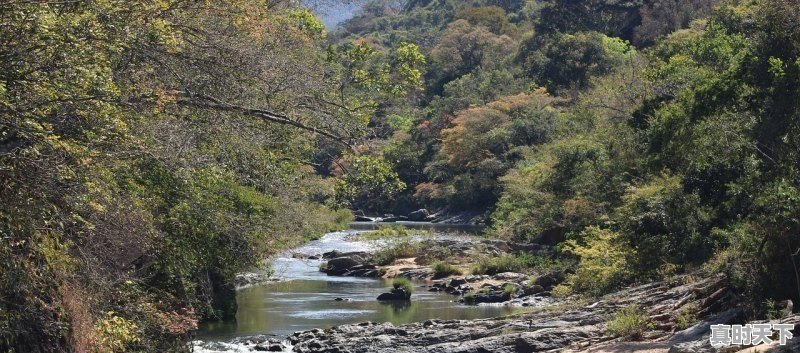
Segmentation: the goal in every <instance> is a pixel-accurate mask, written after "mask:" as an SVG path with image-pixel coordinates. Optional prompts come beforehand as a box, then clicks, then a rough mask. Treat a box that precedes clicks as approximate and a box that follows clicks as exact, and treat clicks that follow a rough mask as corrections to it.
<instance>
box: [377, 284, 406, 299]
mask: <svg viewBox="0 0 800 353" xmlns="http://www.w3.org/2000/svg"><path fill="white" fill-rule="evenodd" d="M378 300H380V301H392V300H411V293H409V292H406V290H405V289H404V288H402V287H401V288H393V289H392V290H391V291H390V292H389V293H383V294H381V295H379V296H378Z"/></svg>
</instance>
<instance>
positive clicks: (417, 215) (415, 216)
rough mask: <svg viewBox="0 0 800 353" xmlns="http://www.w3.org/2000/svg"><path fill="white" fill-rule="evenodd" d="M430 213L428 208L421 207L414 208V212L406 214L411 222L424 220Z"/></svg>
mask: <svg viewBox="0 0 800 353" xmlns="http://www.w3.org/2000/svg"><path fill="white" fill-rule="evenodd" d="M430 215H431V213H430V212H429V211H428V210H426V209H424V208H422V209H419V210H416V211H414V212H411V213H409V214H408V220H409V221H412V222H424V221H426V220H427V219H428V216H430Z"/></svg>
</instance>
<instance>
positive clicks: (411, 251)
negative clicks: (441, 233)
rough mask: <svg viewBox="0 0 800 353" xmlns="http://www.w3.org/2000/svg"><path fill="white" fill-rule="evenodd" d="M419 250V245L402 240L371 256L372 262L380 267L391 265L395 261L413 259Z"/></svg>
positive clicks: (408, 240)
mask: <svg viewBox="0 0 800 353" xmlns="http://www.w3.org/2000/svg"><path fill="white" fill-rule="evenodd" d="M419 249H420V243H419V242H415V241H411V240H410V239H403V240H399V241H395V242H393V243H392V244H389V245H388V246H387V247H385V248H383V249H381V250H379V251H378V252H376V253H375V254H373V255H372V261H374V262H375V263H376V264H378V265H381V266H386V265H391V264H392V263H393V262H394V261H395V260H397V259H402V258H407V257H415V256H417V253H418V252H419Z"/></svg>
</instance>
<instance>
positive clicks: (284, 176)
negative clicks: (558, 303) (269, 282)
mask: <svg viewBox="0 0 800 353" xmlns="http://www.w3.org/2000/svg"><path fill="white" fill-rule="evenodd" d="M361 3H362V2H360V1H333V0H325V1H310V2H307V1H301V2H298V1H290V0H287V1H283V0H236V1H226V2H216V1H210V2H209V1H202V0H158V1H145V0H137V1H121V0H85V1H10V2H9V1H6V2H4V3H3V4H0V352H9V353H10V352H13V353H22V352H25V353H28V352H31V353H36V352H165V351H186V350H187V349H189V348H188V346H187V342H188V341H189V340H190V339H191V337H192V335H193V334H194V332H195V331H196V330H197V328H198V323H199V322H210V321H226V320H232V319H234V318H235V316H236V313H237V303H236V282H235V280H236V275H237V274H238V273H242V272H247V271H252V270H253V269H254V268H258V269H264V268H266V267H267V265H266V264H267V262H268V261H267V260H268V259H270V258H271V257H274V256H275V255H276V254H278V253H280V252H281V251H283V250H285V249H287V248H290V247H292V246H296V245H298V244H302V243H304V242H306V241H308V240H310V239H314V238H318V237H320V236H321V234H323V233H324V232H326V231H330V230H335V229H343V228H344V227H346V226H345V224H347V222H348V221H350V220H352V219H353V215H352V213H355V214H360V215H363V214H367V215H386V214H393V215H406V214H409V213H411V212H413V211H417V210H421V209H425V211H424V212H423V213H422V214H425V215H427V214H428V213H432V214H436V215H438V216H440V217H441V218H446V217H445V216H463V215H470V217H471V218H474V219H477V222H478V223H481V224H482V225H485V228H484V231H483V233H482V234H481V236H482V237H484V238H485V239H486V240H488V241H503V242H507V243H515V244H522V245H520V246H522V247H524V246H527V245H530V244H531V243H537V244H540V243H547V244H546V245H547V246H548V252H547V253H546V254H545V255H543V254H542V253H533V252H525V251H523V252H521V253H519V252H518V253H515V254H511V255H508V254H506V255H503V256H500V255H497V256H487V257H485V258H481V259H471V260H475V262H476V263H479V264H483V265H485V266H486V267H489V266H492V267H493V268H496V269H497V271H495V272H504V271H501V270H503V269H509V268H512V269H514V270H515V272H532V271H534V270H536V271H539V270H542V269H547V270H548V271H552V272H554V273H559V274H563V275H564V278H563V283H560V284H558V285H557V286H554V288H553V290H552V292H553V293H552V294H553V295H554V296H556V297H560V298H601V297H603V296H606V295H609V293H615V292H617V291H619V290H621V289H622V288H626V287H631V286H643V285H646V284H647V283H671V282H672V280H674V279H675V278H688V280H687V282H691V280H692V279H694V278H695V277H698V278H702V280H701V281H707V280H709V278H719V279H720V280H719V282H718V283H717V282H715V285H718V286H719V287H724V288H727V291H726V292H725V293H726V294H725V295H726V298H725V301H724V302H725V303H726V304H725V305H726V306H735V307H739V308H741V310H742V311H741V317H743V318H744V319H746V320H747V321H748V322H749V321H757V320H765V319H773V318H777V317H781V316H785V315H789V314H791V312H788V313H787V312H785V309H786V308H787V306H786V304H785V303H787V302H786V300H791V301H793V302H800V267H798V261H800V258H798V254H799V253H800V237H799V236H798V234H800V137H799V136H800V5H799V4H798V3H797V2H796V1H794V0H736V1H733V0H732V1H718V0H581V1H575V0H470V1H455V0H404V1H388V0H371V1H364V2H363V4H361ZM354 4H359V5H360V8H359V9H358V10H356V12H355V13H354V16H352V18H350V19H348V20H347V21H345V22H343V23H342V24H341V25H340V26H338V27H336V28H330V30H329V29H328V28H326V26H325V24H324V23H323V22H322V21H321V20H320V18H319V17H317V16H316V15H315V14H314V12H313V11H312V9H316V8H317V6H321V8H333V9H351V8H352V6H355V5H354ZM301 5H302V6H301ZM309 6H310V7H311V8H309ZM346 17H350V16H349V14H348V16H346ZM331 18H333V17H331ZM428 211H429V212H428ZM476 215H477V217H472V216H476ZM397 218H398V219H400V218H399V217H397ZM422 219H425V217H422ZM394 231H397V230H382V231H379V234H381V233H380V232H394ZM428 250H430V249H422V248H420V249H414V251H418V252H420V251H428ZM550 250H551V251H550ZM446 258H447V257H446V256H443V258H442V259H439V260H442V261H440V262H441V264H439V266H446V265H448V264H447V263H445V262H446V261H445V260H446ZM445 268H446V267H445ZM265 271H266V270H265ZM498 285H499V284H498ZM687 285H688V284H687ZM636 288H642V287H636ZM502 289H503V288H498V291H500V290H502ZM647 293H649V292H647ZM705 294H707V293H705ZM613 295H614V294H611V296H612V297H613ZM780 303H784V304H780ZM788 308H789V309H790V310H789V311H791V306H789V307H788ZM717 309H719V310H722V309H724V308H717ZM537 317H538V316H537ZM695 319H696V318H695ZM505 324H508V323H505ZM505 324H504V325H505ZM417 326H418V325H417ZM417 326H414V325H412V326H410V327H415V328H416V327H417ZM599 332H600V331H592V333H591V334H592V335H600V333H599ZM593 337H594V336H593ZM337 339H339V338H337V337H334V338H333V340H334V341H335V340H337ZM406 343H408V342H406ZM506 343H508V342H506ZM404 344H405V343H404ZM303 349H304V348H303Z"/></svg>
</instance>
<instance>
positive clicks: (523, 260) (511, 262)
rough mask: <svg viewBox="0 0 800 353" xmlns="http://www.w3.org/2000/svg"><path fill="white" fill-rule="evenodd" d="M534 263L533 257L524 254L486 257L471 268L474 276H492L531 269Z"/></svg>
mask: <svg viewBox="0 0 800 353" xmlns="http://www.w3.org/2000/svg"><path fill="white" fill-rule="evenodd" d="M535 261H536V260H535V257H534V256H533V255H531V254H526V253H521V254H519V255H512V254H504V255H500V256H497V257H487V258H482V259H480V260H478V262H477V263H476V264H475V265H473V266H472V273H473V274H476V275H494V274H498V273H503V272H522V271H523V270H525V269H527V268H529V267H531V266H532V265H533V263H534V262H535Z"/></svg>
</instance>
